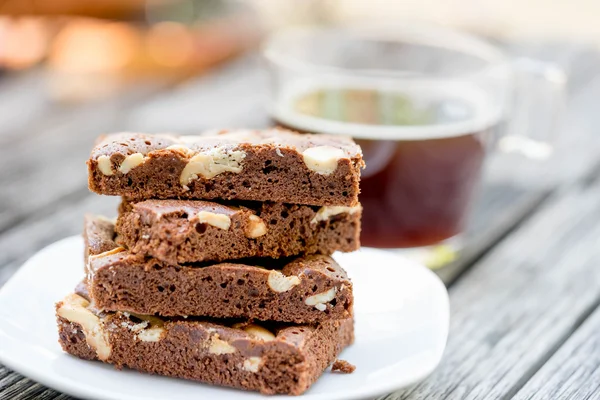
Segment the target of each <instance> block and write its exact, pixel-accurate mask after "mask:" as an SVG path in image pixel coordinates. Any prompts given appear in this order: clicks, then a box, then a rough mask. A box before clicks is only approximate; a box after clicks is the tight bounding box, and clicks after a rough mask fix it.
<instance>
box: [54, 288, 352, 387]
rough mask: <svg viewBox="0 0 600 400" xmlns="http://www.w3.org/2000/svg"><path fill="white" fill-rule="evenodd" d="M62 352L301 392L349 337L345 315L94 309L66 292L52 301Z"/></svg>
mask: <svg viewBox="0 0 600 400" xmlns="http://www.w3.org/2000/svg"><path fill="white" fill-rule="evenodd" d="M56 315H57V322H58V332H59V342H60V344H61V346H62V348H63V349H64V351H66V352H67V353H70V354H72V355H74V356H76V357H79V358H83V359H86V360H100V361H103V362H105V363H110V364H114V365H115V367H117V368H123V367H127V368H131V369H135V370H138V371H142V372H147V373H151V374H159V375H166V376H171V377H177V378H184V379H192V380H196V381H200V382H205V383H210V384H215V385H222V386H230V387H234V388H240V389H245V390H255V391H260V392H261V393H263V394H276V393H281V394H292V395H299V394H302V393H303V392H304V391H306V389H308V388H309V387H310V385H311V384H313V383H314V382H315V381H316V380H317V378H318V377H319V376H320V375H321V374H322V373H323V371H324V370H325V369H326V368H327V366H329V365H330V364H331V363H332V362H333V361H334V360H335V359H336V358H337V356H338V355H339V353H340V352H341V351H342V349H344V348H345V347H346V346H348V345H350V344H351V343H352V341H353V339H354V332H353V320H352V318H347V319H344V320H331V321H326V322H323V323H321V324H319V325H316V326H305V325H299V326H294V325H289V324H260V325H257V324H253V323H246V322H242V323H239V322H238V323H234V322H230V321H228V322H223V321H221V322H215V321H210V320H200V319H193V318H188V319H183V318H179V319H161V318H157V317H151V316H143V315H135V314H130V313H127V312H116V313H100V312H98V311H97V310H96V309H95V308H94V306H92V305H91V304H90V302H89V300H88V299H86V298H85V297H82V296H80V295H77V294H71V295H69V296H67V297H66V298H65V299H64V300H62V301H61V302H59V303H58V304H57V305H56Z"/></svg>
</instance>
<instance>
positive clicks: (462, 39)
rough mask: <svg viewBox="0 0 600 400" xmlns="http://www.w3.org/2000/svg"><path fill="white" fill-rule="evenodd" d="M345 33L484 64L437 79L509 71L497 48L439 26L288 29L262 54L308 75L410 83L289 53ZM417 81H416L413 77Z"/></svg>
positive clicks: (388, 74)
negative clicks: (296, 46) (299, 46)
mask: <svg viewBox="0 0 600 400" xmlns="http://www.w3.org/2000/svg"><path fill="white" fill-rule="evenodd" d="M334 33H335V34H339V33H345V34H347V35H350V37H355V38H357V39H358V38H361V39H371V40H388V41H397V42H401V41H405V42H407V43H415V44H421V45H427V46H430V47H432V48H436V47H437V48H440V49H447V50H452V51H456V52H457V53H462V54H465V55H470V56H473V57H477V58H478V59H480V60H481V61H483V62H484V66H483V67H482V68H481V69H480V70H478V71H476V72H470V73H467V74H453V75H443V76H442V75H438V76H436V77H439V78H443V79H449V78H450V79H453V78H464V77H469V76H477V75H481V74H483V75H485V74H487V73H493V72H492V71H497V70H498V69H499V68H500V69H502V68H503V67H507V64H508V57H507V56H506V55H505V54H504V52H503V51H502V50H501V49H500V48H498V47H497V46H495V45H493V44H491V43H489V42H488V41H486V40H484V39H482V38H480V37H478V36H476V35H472V34H469V33H466V32H461V31H457V30H455V29H452V28H447V27H442V26H439V25H433V24H427V23H421V22H419V23H416V22H399V23H398V24H395V25H394V26H391V25H389V24H382V25H373V24H370V23H366V24H365V23H363V24H355V23H353V24H342V25H331V26H303V27H293V28H286V29H283V30H280V31H277V32H275V33H272V34H271V35H270V36H269V37H267V39H266V40H265V42H264V43H263V45H262V47H261V50H262V54H263V57H264V58H265V59H266V60H267V61H269V62H271V63H273V64H274V65H277V66H280V67H285V68H287V69H290V70H294V71H298V72H308V73H327V74H329V73H331V74H335V75H338V76H339V75H353V76H365V77H366V76H368V77H371V78H384V79H385V78H390V79H403V78H404V79H411V76H406V75H405V74H404V73H399V72H397V71H393V70H391V69H371V68H368V69H348V68H344V67H338V66H331V65H325V64H319V63H315V62H312V61H310V60H306V59H302V58H299V57H294V56H292V55H290V54H289V53H288V52H287V51H286V49H288V48H291V46H293V43H294V42H295V41H298V40H300V39H303V38H312V39H313V40H316V38H318V36H319V35H329V34H334ZM413 79H414V77H413Z"/></svg>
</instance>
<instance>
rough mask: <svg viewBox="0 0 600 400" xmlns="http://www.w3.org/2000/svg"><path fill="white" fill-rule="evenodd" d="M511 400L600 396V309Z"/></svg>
mask: <svg viewBox="0 0 600 400" xmlns="http://www.w3.org/2000/svg"><path fill="white" fill-rule="evenodd" d="M596 306H598V304H596ZM513 399H514V400H545V399H586V400H592V399H596V400H597V399H600V308H596V311H595V312H594V313H593V314H592V315H591V316H590V317H589V318H588V319H587V320H586V321H585V322H584V323H583V325H581V327H580V328H579V329H577V330H576V331H575V333H574V334H573V336H571V337H570V338H569V339H568V340H567V341H566V343H565V344H564V345H563V346H562V347H561V348H560V349H559V350H558V351H557V352H556V354H554V355H553V356H552V357H551V358H550V359H549V360H548V362H547V363H546V364H545V365H544V366H543V367H542V368H541V369H540V370H539V371H538V372H537V373H536V374H535V375H534V376H533V378H531V380H530V381H529V382H527V384H526V385H525V386H524V387H523V388H522V389H521V390H520V391H519V392H518V393H517V394H516V396H515V397H513Z"/></svg>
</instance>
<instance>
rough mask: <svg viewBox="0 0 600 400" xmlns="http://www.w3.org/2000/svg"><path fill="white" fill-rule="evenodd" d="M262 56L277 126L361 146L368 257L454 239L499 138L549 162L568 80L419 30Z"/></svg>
mask: <svg viewBox="0 0 600 400" xmlns="http://www.w3.org/2000/svg"><path fill="white" fill-rule="evenodd" d="M264 56H265V58H266V60H267V64H268V67H269V73H270V77H271V81H272V96H271V101H270V104H269V109H270V114H271V116H272V118H273V119H274V120H275V121H276V123H277V124H279V125H282V126H285V127H289V128H292V129H295V130H298V131H301V132H317V133H328V134H336V135H337V134H340V135H349V136H352V137H353V138H354V139H355V140H356V141H357V142H358V143H359V144H360V145H361V147H362V149H363V153H364V158H365V162H366V165H367V166H366V169H365V170H364V171H363V174H362V180H361V194H360V201H361V203H362V205H363V220H362V221H363V228H362V235H361V241H362V244H363V245H365V246H371V247H381V248H415V247H422V246H431V245H436V244H439V243H442V242H444V241H447V240H450V239H452V238H455V237H456V236H457V235H458V234H459V233H460V232H461V231H463V229H464V227H465V223H466V218H467V215H468V211H469V209H470V206H471V204H472V202H473V198H474V193H475V192H476V190H475V189H476V187H477V186H478V182H479V180H480V179H479V178H480V175H481V172H482V166H483V162H484V159H485V158H486V155H487V154H488V153H489V151H490V149H492V148H497V147H498V146H495V144H496V143H497V142H498V139H499V138H500V137H501V136H502V137H503V141H504V143H505V146H504V147H505V148H508V147H510V148H511V149H512V150H519V151H521V152H523V153H524V154H526V155H529V156H532V157H539V158H544V157H547V156H549V155H550V154H551V151H552V148H551V146H550V138H551V136H552V134H553V132H555V130H556V129H555V127H556V124H557V120H556V118H557V116H558V115H559V114H560V112H559V111H560V107H561V104H562V97H563V95H562V92H563V87H564V83H565V79H564V75H563V74H562V73H561V71H560V70H558V69H556V68H555V67H553V66H551V65H547V64H544V63H541V62H538V61H534V60H524V59H521V60H514V59H511V58H509V57H508V56H507V55H506V54H504V53H503V52H502V51H501V50H500V49H498V48H496V47H495V46H492V45H491V44H488V43H487V42H485V41H484V40H481V39H479V38H476V37H473V36H470V35H467V34H464V33H459V32H455V31H452V30H447V29H442V28H437V27H432V26H425V25H414V24H399V25H398V26H394V27H391V28H390V27H385V26H378V27H375V26H353V27H332V28H304V29H291V30H286V31H282V32H279V33H276V34H274V35H273V36H272V37H270V38H269V40H267V42H266V44H265V46H264ZM539 113H544V115H547V118H538V119H535V120H532V119H531V118H529V115H532V114H535V115H539ZM534 124H535V125H534Z"/></svg>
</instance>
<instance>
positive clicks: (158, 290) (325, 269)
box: [85, 216, 353, 323]
mask: <svg viewBox="0 0 600 400" xmlns="http://www.w3.org/2000/svg"><path fill="white" fill-rule="evenodd" d="M86 219H87V222H86V227H87V228H88V232H87V233H86V234H85V237H86V238H90V237H95V238H97V237H105V238H106V240H107V242H108V243H109V245H108V246H107V247H110V243H112V246H113V248H112V249H110V250H108V251H106V252H104V253H100V254H93V251H92V250H88V252H89V253H90V256H89V257H88V262H87V263H86V272H87V277H86V281H87V285H88V291H89V295H90V297H91V298H92V300H93V301H94V303H95V305H96V306H97V307H98V308H99V309H101V310H104V311H130V312H136V313H140V314H158V315H161V316H182V315H192V316H207V317H215V318H247V319H257V320H261V321H266V320H275V321H287V322H296V323H315V322H319V321H324V320H329V319H344V318H348V317H350V316H351V315H352V305H353V295H352V283H351V282H350V280H349V279H348V276H347V275H346V272H345V271H344V270H343V269H342V268H341V267H340V266H339V265H338V264H337V263H336V262H335V261H334V260H333V259H332V258H331V257H329V256H325V255H311V256H304V257H299V258H292V259H290V258H282V259H278V260H275V259H268V258H257V259H246V260H240V261H239V262H236V263H234V262H226V263H218V264H210V263H188V264H182V265H171V264H168V263H165V262H162V261H160V260H158V259H155V258H151V257H144V256H143V255H137V254H132V253H130V252H129V251H128V250H126V249H125V248H123V247H118V246H117V244H115V242H114V241H113V240H112V239H111V238H109V237H107V235H106V234H105V233H102V232H96V231H101V230H103V229H106V230H109V229H110V228H109V227H107V226H106V225H105V224H104V223H103V221H100V222H98V223H96V222H94V221H95V220H96V219H95V218H94V217H91V216H87V217H86ZM96 245H97V244H96ZM86 246H87V244H86Z"/></svg>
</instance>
